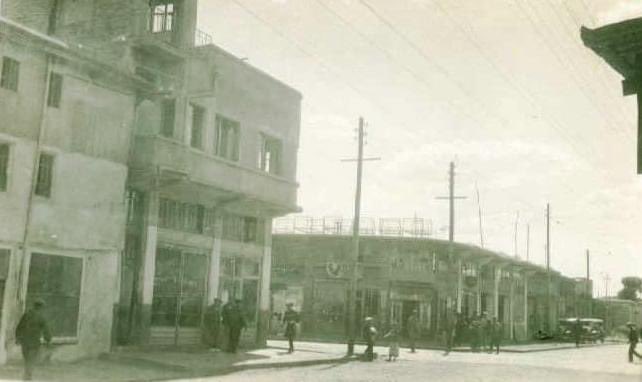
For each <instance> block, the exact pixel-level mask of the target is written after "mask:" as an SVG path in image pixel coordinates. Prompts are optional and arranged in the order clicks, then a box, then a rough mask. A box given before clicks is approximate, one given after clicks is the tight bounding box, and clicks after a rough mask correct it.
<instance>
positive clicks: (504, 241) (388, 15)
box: [199, 0, 642, 295]
mask: <svg viewBox="0 0 642 382" xmlns="http://www.w3.org/2000/svg"><path fill="white" fill-rule="evenodd" d="M639 16H642V0H475V1H471V0H403V1H402V0H200V5H199V28H200V29H201V30H203V31H205V32H207V33H209V34H210V35H212V38H213V41H214V43H215V44H217V45H219V46H221V47H222V48H224V49H226V50H228V51H230V52H231V53H233V54H235V55H237V56H239V57H244V58H247V62H248V63H249V64H251V65H254V66H256V67H258V68H260V69H262V70H263V71H266V72H268V73H270V74H271V75H273V76H275V77H276V78H278V79H280V80H281V81H283V82H285V83H287V84H288V85H290V86H292V87H294V88H296V89H297V90H299V91H300V92H301V93H302V94H303V103H302V121H301V138H300V147H299V156H298V174H297V177H298V181H299V183H300V188H299V194H298V204H299V205H300V206H301V207H302V209H303V212H302V215H305V216H313V217H323V216H343V217H345V218H350V217H351V216H352V213H353V208H354V206H353V203H354V184H355V165H354V163H346V162H342V161H341V159H344V158H350V157H354V156H355V154H356V147H357V144H356V133H355V129H356V127H357V124H358V119H359V117H363V118H364V119H365V121H366V124H367V138H366V140H367V145H366V147H365V150H366V156H375V157H381V161H373V162H366V164H365V165H364V166H365V167H364V175H363V176H364V177H363V199H362V214H363V216H365V217H372V218H386V217H400V218H403V217H413V216H417V217H423V218H426V219H430V220H432V224H433V237H435V238H440V239H447V237H448V229H447V226H448V203H447V202H445V201H443V200H438V199H436V197H437V196H442V195H447V194H448V165H449V162H451V161H454V162H455V164H456V178H455V190H456V191H455V192H456V194H457V195H462V196H466V197H467V199H463V200H459V201H457V204H456V212H455V216H456V223H455V240H456V241H458V242H464V243H470V244H474V245H480V228H479V214H478V211H479V208H481V215H482V219H481V220H482V232H483V240H484V246H485V247H486V248H488V249H491V250H495V251H499V252H503V253H506V254H509V255H513V256H518V257H520V258H522V259H524V258H525V257H526V253H527V235H526V231H527V229H529V231H530V240H528V254H529V261H531V262H534V263H537V264H544V262H545V232H546V225H545V210H546V204H547V203H550V206H551V266H552V267H553V268H554V269H556V270H559V271H561V272H562V273H563V274H565V275H567V276H571V277H579V276H585V275H586V258H585V253H586V250H587V249H588V250H590V253H591V278H592V279H593V280H594V293H595V294H596V295H603V294H604V292H605V285H606V283H607V282H606V276H607V275H608V277H609V278H610V282H608V284H609V292H610V294H613V293H614V291H617V290H618V289H620V285H621V284H620V281H619V280H620V279H621V278H622V277H624V276H630V275H637V276H642V272H641V270H642V256H640V249H641V248H642V235H640V232H639V230H640V227H642V208H639V207H640V206H642V178H641V177H640V176H638V175H636V169H635V165H636V131H637V104H636V101H635V98H634V97H623V96H622V89H621V80H622V79H621V78H620V76H619V75H618V74H617V73H616V72H615V71H614V70H612V69H611V68H610V67H609V66H608V65H607V64H606V63H605V62H604V61H602V60H601V58H599V57H598V56H596V55H595V54H594V53H593V52H592V51H591V50H589V49H588V48H586V47H584V46H583V44H582V41H581V39H580V36H579V30H580V26H581V25H584V26H587V27H589V28H592V27H595V26H599V25H604V24H608V23H612V22H616V21H619V20H623V19H626V18H631V17H639ZM477 189H478V190H479V196H480V197H479V203H478V200H477V194H476V190H477ZM516 221H517V240H515V223H516ZM527 227H528V228H527ZM516 242H517V251H516V250H515V247H516V245H515V243H516Z"/></svg>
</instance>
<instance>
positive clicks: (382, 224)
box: [272, 216, 432, 237]
mask: <svg viewBox="0 0 642 382" xmlns="http://www.w3.org/2000/svg"><path fill="white" fill-rule="evenodd" d="M352 230H353V219H345V218H342V217H322V218H314V217H309V216H290V217H284V218H278V219H275V220H274V225H273V228H272V231H273V233H275V234H302V235H352ZM359 233H360V234H361V235H368V236H391V237H430V236H431V235H432V221H431V220H429V219H423V218H379V219H376V218H370V217H362V218H361V219H360V220H359Z"/></svg>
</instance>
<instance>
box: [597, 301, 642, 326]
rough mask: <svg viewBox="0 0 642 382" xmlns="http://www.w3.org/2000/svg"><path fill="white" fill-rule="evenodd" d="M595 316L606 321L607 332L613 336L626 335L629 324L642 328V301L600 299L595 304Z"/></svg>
mask: <svg viewBox="0 0 642 382" xmlns="http://www.w3.org/2000/svg"><path fill="white" fill-rule="evenodd" d="M594 304H595V307H594V313H595V314H594V316H595V317H596V318H601V319H603V320H604V325H605V327H606V330H607V332H608V333H609V334H611V335H616V334H618V332H619V334H620V335H624V334H626V331H625V328H626V324H627V323H628V322H632V323H634V324H636V325H637V326H638V328H642V301H631V300H621V299H618V298H613V297H602V298H598V299H596V300H595V302H594Z"/></svg>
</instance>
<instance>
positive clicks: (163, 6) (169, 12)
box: [151, 1, 176, 33]
mask: <svg viewBox="0 0 642 382" xmlns="http://www.w3.org/2000/svg"><path fill="white" fill-rule="evenodd" d="M175 20H176V7H175V6H174V4H173V3H171V2H162V1H152V20H151V24H152V25H151V29H152V32H153V33H161V32H171V31H173V30H174V27H175Z"/></svg>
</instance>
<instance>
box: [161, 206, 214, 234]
mask: <svg viewBox="0 0 642 382" xmlns="http://www.w3.org/2000/svg"><path fill="white" fill-rule="evenodd" d="M204 218H205V207H203V206H201V205H200V204H192V203H182V202H178V201H175V200H171V199H164V198H163V199H161V200H160V206H159V213H158V225H159V227H161V228H168V229H173V230H176V231H183V232H192V233H199V234H200V233H203V221H204Z"/></svg>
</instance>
